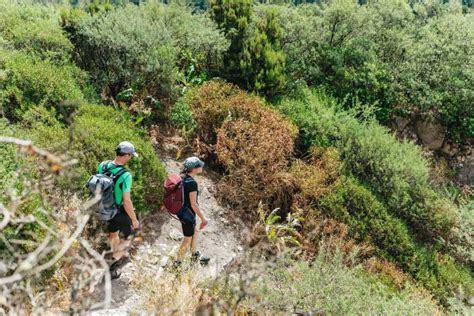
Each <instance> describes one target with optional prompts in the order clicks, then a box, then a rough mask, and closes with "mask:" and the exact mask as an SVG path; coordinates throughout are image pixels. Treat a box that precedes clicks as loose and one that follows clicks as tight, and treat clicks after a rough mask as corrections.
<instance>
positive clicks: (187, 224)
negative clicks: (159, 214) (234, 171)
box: [175, 157, 209, 266]
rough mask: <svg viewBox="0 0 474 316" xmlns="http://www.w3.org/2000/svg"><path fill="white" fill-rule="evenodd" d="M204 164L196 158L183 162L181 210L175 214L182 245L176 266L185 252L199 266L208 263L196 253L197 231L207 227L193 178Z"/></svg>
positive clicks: (207, 260) (179, 263)
mask: <svg viewBox="0 0 474 316" xmlns="http://www.w3.org/2000/svg"><path fill="white" fill-rule="evenodd" d="M203 167H204V162H203V161H201V160H200V159H199V158H197V157H190V158H187V159H186V160H185V161H184V164H183V170H182V178H183V190H184V203H183V207H182V209H181V210H180V211H179V212H178V213H177V214H176V215H177V216H178V218H179V220H180V221H181V226H182V228H183V235H184V239H183V243H182V244H181V247H180V248H179V251H178V256H177V258H176V261H175V265H176V266H180V265H181V262H182V261H183V258H184V255H185V253H186V251H187V250H189V249H190V250H191V258H192V260H193V261H197V260H199V261H200V262H201V264H207V263H208V262H209V258H208V257H204V256H201V253H200V252H199V251H197V249H196V247H197V234H198V232H199V230H201V229H203V228H204V226H206V225H207V223H208V220H207V219H206V218H205V217H204V214H203V213H202V211H201V209H200V208H199V204H198V195H199V190H198V184H197V182H196V180H195V179H194V177H195V176H196V175H198V174H200V173H202V168H203ZM196 215H197V216H199V218H200V219H201V224H200V225H199V229H196Z"/></svg>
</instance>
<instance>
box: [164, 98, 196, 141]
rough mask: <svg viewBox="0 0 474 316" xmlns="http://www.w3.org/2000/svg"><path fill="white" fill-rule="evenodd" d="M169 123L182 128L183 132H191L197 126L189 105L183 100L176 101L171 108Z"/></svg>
mask: <svg viewBox="0 0 474 316" xmlns="http://www.w3.org/2000/svg"><path fill="white" fill-rule="evenodd" d="M170 121H171V123H172V124H173V125H174V126H175V127H177V128H179V129H180V130H182V131H183V132H184V133H185V134H190V133H193V132H194V130H195V129H196V127H197V124H196V121H195V120H194V117H193V113H192V112H191V109H190V108H189V105H188V104H187V103H186V102H184V101H178V102H176V104H175V105H174V106H173V108H172V109H171V114H170Z"/></svg>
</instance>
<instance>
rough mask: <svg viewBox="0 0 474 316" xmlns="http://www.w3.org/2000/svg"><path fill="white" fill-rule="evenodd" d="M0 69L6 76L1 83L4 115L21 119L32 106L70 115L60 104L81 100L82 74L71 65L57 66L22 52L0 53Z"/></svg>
mask: <svg viewBox="0 0 474 316" xmlns="http://www.w3.org/2000/svg"><path fill="white" fill-rule="evenodd" d="M0 67H1V68H2V70H3V71H4V73H5V74H6V75H5V76H4V77H3V78H2V79H1V80H2V82H0V84H1V85H2V86H3V87H4V89H2V90H1V91H0V106H1V108H2V110H3V113H4V115H6V116H7V117H9V118H13V119H16V120H18V119H20V118H21V113H22V112H23V111H25V110H27V109H28V108H29V107H30V106H31V105H33V104H35V105H41V106H45V107H48V108H56V109H58V111H59V112H60V113H61V114H66V113H67V112H70V111H69V110H68V109H67V108H66V107H65V105H64V103H63V101H67V100H80V99H82V98H83V94H82V91H81V84H83V83H84V79H85V77H84V74H83V73H82V72H81V71H80V70H79V69H78V68H77V67H75V66H73V65H70V64H63V65H58V64H56V63H54V62H52V61H50V60H47V59H46V60H42V59H41V58H39V57H35V56H34V55H28V54H25V53H22V52H15V51H13V52H7V51H2V54H0Z"/></svg>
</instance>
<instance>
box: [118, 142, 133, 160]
mask: <svg viewBox="0 0 474 316" xmlns="http://www.w3.org/2000/svg"><path fill="white" fill-rule="evenodd" d="M116 150H117V151H118V152H120V153H122V154H132V155H133V156H134V157H138V154H137V152H136V151H135V146H133V144H132V143H130V142H121V143H120V144H118V146H117V148H116Z"/></svg>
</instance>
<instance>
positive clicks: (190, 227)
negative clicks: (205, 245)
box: [181, 221, 196, 237]
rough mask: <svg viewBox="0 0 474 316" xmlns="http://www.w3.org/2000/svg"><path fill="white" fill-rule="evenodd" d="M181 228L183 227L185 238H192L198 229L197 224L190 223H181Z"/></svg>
mask: <svg viewBox="0 0 474 316" xmlns="http://www.w3.org/2000/svg"><path fill="white" fill-rule="evenodd" d="M181 226H182V227H183V235H184V236H185V237H192V236H194V230H195V228H196V222H194V223H189V222H183V221H182V222H181Z"/></svg>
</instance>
